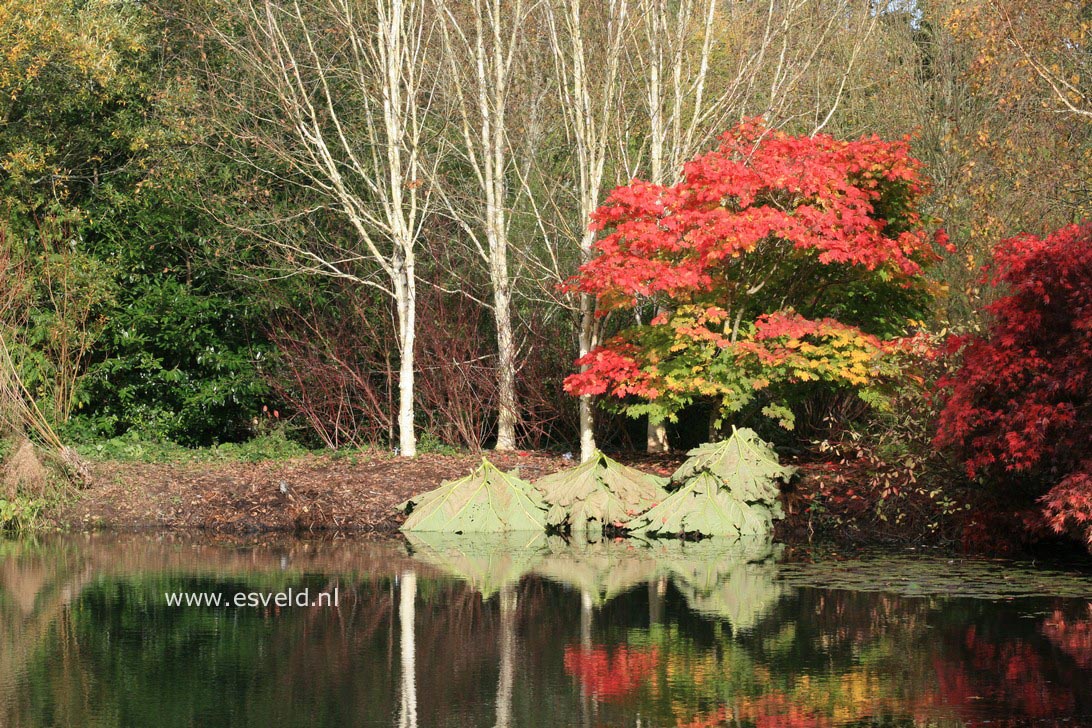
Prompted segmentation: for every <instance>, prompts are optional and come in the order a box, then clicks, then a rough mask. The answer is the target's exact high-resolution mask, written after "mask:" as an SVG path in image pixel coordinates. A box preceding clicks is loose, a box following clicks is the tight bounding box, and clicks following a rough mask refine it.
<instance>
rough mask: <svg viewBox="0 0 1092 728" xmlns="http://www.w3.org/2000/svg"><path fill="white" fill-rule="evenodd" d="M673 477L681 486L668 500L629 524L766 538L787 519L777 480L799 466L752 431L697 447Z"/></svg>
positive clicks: (647, 529)
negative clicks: (777, 520)
mask: <svg viewBox="0 0 1092 728" xmlns="http://www.w3.org/2000/svg"><path fill="white" fill-rule="evenodd" d="M689 455H690V458H689V459H688V460H687V461H686V462H684V463H683V464H682V466H680V467H679V469H678V470H677V471H676V472H675V473H674V475H672V477H671V482H672V483H673V484H675V486H676V487H677V488H678V489H677V490H675V492H673V493H672V494H671V495H670V496H669V497H668V498H667V499H666V500H664V502H663V503H661V504H660V505H658V506H656V507H655V508H653V509H651V510H650V511H648V512H647V513H645V514H644V515H642V516H639V517H637V518H635V519H633V520H631V521H629V523H627V524H626V528H628V529H629V530H630V531H632V532H634V533H644V534H650V535H679V534H691V533H692V534H701V535H703V536H763V535H765V534H768V533H769V532H770V531H771V530H772V528H773V520H774V519H775V518H781V517H783V513H782V511H781V504H780V502H779V500H778V497H779V495H780V490H779V488H778V486H777V483H776V481H778V480H782V481H785V480H788V479H789V478H790V477H791V476H792V474H793V472H794V469H793V468H789V467H785V466H782V465H780V464H779V463H778V461H777V455H776V453H774V451H773V448H772V447H770V446H769V445H768V444H766V443H765V442H763V441H762V440H761V439H759V438H758V436H757V435H756V434H755V433H754V432H753V431H751V430H748V429H741V430H734V431H733V432H732V436H731V437H730V438H728V439H727V440H725V441H723V442H719V443H710V444H707V445H702V446H701V447H698V448H695V449H694V450H691V451H690V453H689Z"/></svg>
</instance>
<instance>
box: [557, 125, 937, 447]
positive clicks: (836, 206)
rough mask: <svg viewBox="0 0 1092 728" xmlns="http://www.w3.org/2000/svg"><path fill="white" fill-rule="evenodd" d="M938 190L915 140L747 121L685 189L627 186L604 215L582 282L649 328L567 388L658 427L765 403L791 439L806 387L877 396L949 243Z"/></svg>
mask: <svg viewBox="0 0 1092 728" xmlns="http://www.w3.org/2000/svg"><path fill="white" fill-rule="evenodd" d="M926 188H927V185H926V182H925V179H924V177H923V176H922V171H921V165H920V163H919V162H918V161H917V160H915V159H914V158H913V157H912V156H911V155H910V151H909V144H908V141H907V140H902V141H896V142H890V141H884V140H881V139H879V138H877V137H875V136H872V137H862V138H860V139H857V140H855V141H840V140H837V139H834V138H833V137H831V136H828V135H824V134H818V135H815V136H792V135H790V134H787V133H784V132H781V131H777V130H773V129H769V128H766V127H765V126H764V125H763V124H762V123H761V122H760V121H746V122H744V123H742V124H740V125H739V126H737V127H736V128H734V129H732V130H731V131H729V132H727V133H726V134H724V135H723V136H722V137H721V138H720V143H719V146H718V147H717V148H716V149H715V150H713V151H711V152H709V153H707V154H704V155H701V156H699V157H697V158H696V159H694V160H692V161H690V162H688V163H687V164H686V165H685V168H684V173H683V176H682V181H681V182H679V183H678V184H675V185H671V186H660V185H654V184H649V183H646V182H642V181H640V180H635V181H633V182H632V183H631V184H629V185H627V186H624V187H620V188H618V189H616V190H614V191H613V192H612V193H611V194H610V196H609V198H608V200H607V202H606V203H605V204H604V205H603V206H602V207H600V208H599V210H598V211H597V212H596V214H595V215H594V217H593V226H594V227H595V228H597V229H598V230H601V231H602V232H603V235H602V237H601V239H600V240H599V241H598V242H597V244H596V248H597V252H598V255H597V257H595V258H594V259H593V260H591V261H590V262H589V263H587V264H586V265H584V266H582V267H581V269H580V272H579V274H578V276H577V277H576V278H575V279H574V280H573V281H572V282H571V284H570V285H571V286H572V287H573V288H574V289H576V290H579V291H581V292H586V293H591V294H594V295H595V296H596V297H597V299H598V303H599V313H600V314H601V315H605V314H607V313H608V312H610V311H614V310H619V309H630V310H633V311H635V312H636V314H637V318H638V323H637V325H634V326H631V327H629V328H626V329H624V330H623V331H622V332H621V333H619V334H617V335H616V336H614V337H613V338H611V339H609V340H608V341H606V342H605V343H604V344H603V345H601V346H599V347H598V348H596V349H594V350H593V351H592V352H591V353H589V354H588V355H587V356H585V357H582V358H581V359H580V360H578V362H577V363H578V365H580V366H581V367H582V370H581V372H579V373H577V374H573V375H571V376H570V377H568V379H567V380H566V388H567V390H568V391H569V392H570V393H573V394H596V395H604V394H605V395H608V396H609V397H611V398H613V399H614V401H615V403H616V404H618V405H619V406H620V407H621V408H622V409H624V410H625V411H626V412H627V413H629V414H631V415H634V416H637V415H641V414H648V415H650V416H651V417H652V418H653V419H663V418H668V419H671V418H673V417H674V416H675V415H676V413H677V412H678V410H679V409H680V408H682V407H684V406H686V405H688V404H690V403H692V402H694V401H696V400H699V399H706V400H711V401H713V402H714V403H715V406H716V407H717V408H718V409H719V411H720V412H721V414H722V415H723V414H727V413H733V412H738V411H740V410H741V409H743V408H744V407H746V406H749V405H754V406H761V408H762V413H763V414H764V415H766V416H768V417H772V418H774V419H776V420H778V421H779V422H780V424H782V425H783V426H785V427H790V428H791V427H792V423H793V416H792V411H791V409H790V407H789V404H790V402H791V399H790V397H791V392H792V390H793V388H794V387H795V386H796V385H799V384H804V383H808V382H812V383H817V382H822V383H826V384H828V385H833V386H835V387H842V388H850V389H855V390H857V391H858V392H861V393H862V394H865V395H866V396H867V393H868V392H869V391H870V387H871V385H873V384H874V383H875V382H876V379H877V377H878V375H880V374H881V372H882V369H883V363H882V361H883V354H884V352H885V349H887V348H888V347H889V346H890V345H891V344H890V341H891V340H892V339H893V338H895V337H897V336H899V335H901V334H903V333H904V332H905V331H906V329H907V328H908V327H909V326H910V325H911V324H912V322H913V321H914V320H916V319H917V318H919V317H921V316H922V311H923V307H924V305H925V303H926V302H927V301H928V299H929V297H930V295H929V290H928V287H927V285H926V283H925V280H924V278H923V276H922V272H923V266H924V265H926V264H927V263H929V262H930V261H933V260H935V259H936V258H937V257H938V256H937V252H936V249H935V244H937V243H939V244H943V243H945V242H946V240H945V238H944V236H943V233H940V234H938V235H937V236H935V237H936V238H937V239H935V240H934V239H933V238H931V237H930V236H929V235H928V234H927V233H926V230H925V224H924V221H923V218H922V215H921V214H920V212H919V211H918V206H919V204H920V202H921V199H922V197H923V195H925V194H926ZM648 312H658V313H656V315H655V317H654V318H651V320H650V321H648V322H647V323H645V322H644V315H645V314H646V313H648Z"/></svg>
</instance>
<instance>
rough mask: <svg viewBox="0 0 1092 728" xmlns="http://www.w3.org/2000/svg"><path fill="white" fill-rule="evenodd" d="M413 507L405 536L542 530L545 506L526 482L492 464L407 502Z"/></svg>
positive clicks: (486, 464) (404, 528)
mask: <svg viewBox="0 0 1092 728" xmlns="http://www.w3.org/2000/svg"><path fill="white" fill-rule="evenodd" d="M404 505H408V506H412V507H413V511H412V512H411V513H410V515H409V517H408V518H407V519H406V522H405V523H404V524H402V530H403V531H444V532H448V533H464V532H465V533H470V532H500V531H543V530H545V529H546V521H545V510H546V504H545V503H543V502H542V500H541V498H540V497H539V495H538V492H537V491H536V490H535V489H534V488H533V487H532V486H531V484H530V483H528V482H527V481H525V480H521V479H520V478H517V477H516V476H515V475H512V474H509V473H504V472H502V471H501V470H498V469H497V467H496V466H494V465H493V464H492V463H490V462H489V461H488V460H485V459H484V458H483V459H482V464H481V465H480V466H479V467H478V469H477V470H475V471H474V472H473V473H471V474H470V475H468V476H466V477H465V478H459V479H458V480H449V481H446V482H444V483H443V484H442V485H441V486H440V487H439V488H437V489H435V490H432V491H429V492H427V493H422V494H421V495H419V496H415V497H414V498H411V499H410V500H409V501H407V502H406V504H404Z"/></svg>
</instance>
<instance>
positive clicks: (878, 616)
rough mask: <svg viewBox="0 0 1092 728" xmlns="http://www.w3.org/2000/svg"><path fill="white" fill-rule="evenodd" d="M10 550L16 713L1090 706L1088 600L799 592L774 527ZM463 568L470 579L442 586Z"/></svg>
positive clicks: (3, 590)
mask: <svg viewBox="0 0 1092 728" xmlns="http://www.w3.org/2000/svg"><path fill="white" fill-rule="evenodd" d="M703 544H704V545H703ZM0 548H3V549H6V550H0V639H2V640H3V641H2V642H0V670H3V672H0V725H4V726H11V728H23V727H24V726H32V725H45V724H61V725H64V724H68V725H86V724H92V723H97V724H101V725H111V724H115V725H122V724H128V725H170V724H210V725H212V724H225V723H231V724H236V725H248V724H254V725H274V724H285V723H286V722H288V723H291V722H292V721H289V720H287V719H286V717H285V716H292V717H293V720H294V721H295V722H296V724H300V725H304V724H306V725H344V724H353V723H356V722H359V721H360V720H361V719H362V718H368V719H372V720H376V719H378V720H379V721H381V722H386V723H388V724H390V725H397V724H403V725H406V726H407V727H408V726H410V725H413V723H414V721H413V717H414V715H415V716H416V724H417V725H419V726H425V725H440V724H449V725H450V724H453V723H454V724H456V725H513V726H527V725H560V724H566V725H579V724H581V722H582V721H583V720H584V718H585V716H586V717H587V720H588V723H589V725H591V724H610V725H614V724H630V725H632V724H633V718H634V716H635V715H636V714H637V713H638V712H639V713H640V715H641V716H642V725H645V726H657V725H668V726H674V725H676V723H677V722H678V721H682V723H683V724H684V725H686V724H687V723H688V722H690V721H692V720H699V722H700V721H706V722H708V721H713V724H715V722H716V721H717V720H721V719H724V720H739V721H742V722H744V723H746V722H748V721H750V722H754V723H761V722H763V721H765V722H767V723H770V722H772V723H777V722H778V721H780V722H781V723H787V722H795V723H796V724H798V725H829V724H832V723H839V722H848V721H852V720H857V719H865V718H866V717H868V716H876V715H881V714H883V715H889V716H892V717H893V719H898V718H899V717H900V716H901V717H903V718H909V719H914V718H918V719H920V720H926V719H928V720H933V721H938V720H939V721H941V722H944V721H951V722H956V721H962V720H971V719H973V718H975V717H976V716H977V715H979V713H976V712H975V711H976V710H977V711H981V710H983V709H985V708H990V709H992V710H993V711H994V714H995V717H996V716H1001V715H1010V714H1011V715H1013V716H1020V715H1028V716H1032V717H1036V716H1050V715H1056V714H1057V713H1058V712H1059V711H1063V710H1067V711H1074V712H1080V711H1089V710H1090V706H1092V696H1090V695H1089V691H1092V680H1089V674H1088V669H1089V663H1088V661H1089V660H1090V659H1092V657H1090V656H1089V648H1090V645H1089V639H1090V630H1092V612H1089V610H1088V607H1087V606H1086V605H1085V603H1084V602H1074V601H1072V600H1069V601H1067V600H1053V599H1042V600H1033V601H1032V602H1028V601H1018V602H1012V603H1006V602H990V601H984V600H978V601H976V600H965V599H964V600H953V599H944V598H939V597H934V598H905V597H899V596H894V595H886V594H882V593H862V592H853V591H838V590H829V589H809V588H802V589H794V590H791V591H786V590H784V589H782V587H781V586H780V583H779V582H778V581H777V579H776V566H775V565H774V564H773V563H772V557H773V556H774V555H775V554H774V552H773V550H772V549H771V548H770V546H769V544H768V543H766V544H755V543H752V544H750V545H742V544H736V545H734V546H730V545H726V544H716V543H715V542H699V543H680V542H656V543H653V544H651V548H648V547H645V548H642V549H638V548H637V547H636V546H635V545H634V544H633V543H632V542H624V543H614V542H605V543H599V544H595V543H589V544H583V545H581V546H580V548H577V549H567V548H564V547H562V546H561V545H560V544H559V543H557V542H556V541H555V542H553V543H538V542H536V543H535V544H534V549H533V553H532V554H531V555H530V556H528V555H526V554H520V553H517V551H516V550H515V549H514V548H512V547H511V544H509V545H508V546H504V547H503V548H502V549H501V550H499V551H497V550H493V551H490V550H489V549H484V548H482V547H473V548H471V547H469V546H467V545H465V544H464V545H463V547H462V548H461V549H460V553H461V555H458V554H455V555H453V554H451V553H447V554H437V553H433V554H432V556H433V557H434V558H432V559H431V560H427V559H424V558H409V557H408V556H407V552H406V550H405V549H404V547H403V546H401V545H400V544H399V543H397V542H395V543H382V544H377V545H374V546H373V545H369V544H361V543H355V544H352V545H347V544H331V545H330V547H329V550H326V546H324V545H303V544H299V543H286V544H280V545H274V546H262V547H250V546H246V545H241V546H232V547H227V548H223V547H213V546H193V545H191V544H189V543H186V542H184V541H180V542H171V541H170V540H168V541H167V542H165V543H163V542H156V541H152V540H147V539H136V540H132V539H120V540H119V539H102V540H99V539H97V538H90V539H85V538H82V537H81V538H80V539H67V540H58V541H55V542H52V541H43V542H41V543H39V544H38V545H36V546H35V545H31V544H25V543H24V544H20V545H16V546H11V545H8V546H0ZM432 548H433V549H436V548H438V546H437V545H436V544H432ZM475 549H477V556H474V554H473V553H468V552H473V551H474V550H475ZM505 549H507V553H506V552H504V551H505ZM416 553H417V555H418V556H419V557H420V556H421V548H420V547H419V548H418V549H417V551H416ZM453 564H454V565H458V568H457V569H455V571H458V572H460V573H459V574H457V575H458V577H459V578H458V579H451V578H448V577H443V578H439V576H440V568H441V567H443V568H444V570H445V571H447V572H449V573H452V574H454V573H455V571H453V569H454V568H455V567H454V566H453ZM528 570H529V573H528ZM410 573H412V575H413V579H407V578H406V576H407V575H408V574H410ZM335 585H336V586H337V587H338V589H339V593H340V601H341V607H340V609H336V610H335V609H327V608H289V609H282V610H276V609H273V608H268V609H242V610H215V609H197V608H168V607H167V606H166V605H165V604H164V601H163V596H162V593H163V592H164V591H184V590H193V591H202V590H214V591H220V592H231V591H233V590H257V591H276V590H278V589H282V588H285V587H286V586H293V587H295V588H302V587H304V586H306V587H308V588H310V589H311V591H312V593H315V592H317V591H319V590H321V589H324V588H332V587H333V586H335ZM486 595H488V596H486ZM410 597H412V598H410ZM1029 605H1031V606H1029ZM406 610H409V611H406ZM410 611H411V612H412V617H410ZM1029 611H1036V613H1037V614H1038V615H1039V616H1038V617H1037V618H1035V619H1026V618H1024V617H1025V616H1026V614H1027V613H1028V612H1029ZM400 613H401V616H400ZM410 624H412V631H407V629H406V625H410ZM969 625H974V627H973V629H970V628H969ZM407 645H409V647H408V648H407ZM566 647H568V648H569V650H568V652H566ZM404 648H406V651H403V650H404ZM567 654H568V659H567V660H566V655H567ZM411 663H412V669H410V668H409V667H408V666H409V665H410V664H411ZM566 663H568V667H569V673H566V669H565V668H566ZM1082 666H1083V669H1082ZM408 679H409V680H408ZM1063 689H1064V690H1063ZM582 691H583V694H585V695H588V696H589V699H588V701H587V702H584V703H582V701H581V697H580V696H581V693H582ZM972 695H978V696H980V697H982V698H983V699H981V700H972V699H971V696H972ZM596 696H598V697H599V698H600V699H598V700H597V699H596ZM1067 696H1068V697H1067ZM603 698H609V699H603ZM403 699H405V701H403ZM975 706H978V707H977V708H976V707H975ZM760 719H761V720H760Z"/></svg>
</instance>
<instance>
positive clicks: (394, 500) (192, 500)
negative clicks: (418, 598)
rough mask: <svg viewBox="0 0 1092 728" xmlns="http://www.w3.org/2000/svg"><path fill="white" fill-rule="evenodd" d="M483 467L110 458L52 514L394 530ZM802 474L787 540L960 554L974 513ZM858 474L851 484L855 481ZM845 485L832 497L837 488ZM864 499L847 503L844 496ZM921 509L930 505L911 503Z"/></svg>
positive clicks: (125, 527) (75, 524) (520, 464)
mask: <svg viewBox="0 0 1092 728" xmlns="http://www.w3.org/2000/svg"><path fill="white" fill-rule="evenodd" d="M488 456H489V458H490V459H491V460H492V461H493V462H494V463H495V464H496V465H497V466H498V467H500V468H502V469H504V470H511V469H513V468H518V470H519V475H520V476H521V477H523V478H525V479H529V480H536V479H538V478H540V477H542V476H544V475H547V474H549V473H553V472H556V471H558V470H560V469H562V468H565V467H567V466H570V465H571V464H572V462H571V461H568V460H566V459H564V458H563V457H561V456H559V455H558V454H556V453H550V452H536V451H517V452H511V453H496V452H490V453H488ZM685 457H686V456H685V454H684V453H681V452H679V453H671V454H668V455H659V456H646V455H639V454H630V455H628V456H620V459H621V460H622V461H623V462H624V463H626V464H628V465H632V466H634V467H637V468H639V469H641V470H645V471H647V472H650V473H655V474H657V475H668V474H670V473H671V472H672V471H673V470H674V469H675V468H676V467H678V465H679V464H680V463H681V462H682V461H683V460H684V459H685ZM479 462H480V456H478V455H472V454H456V455H439V454H424V455H420V456H418V457H417V458H415V459H413V460H404V459H401V458H397V457H394V456H392V455H390V454H388V453H385V452H374V453H367V452H361V453H354V454H350V455H340V456H331V455H308V456H305V457H298V458H291V459H284V460H264V461H260V462H253V463H251V462H170V463H147V462H126V461H111V460H103V461H96V462H92V463H91V464H90V468H91V473H92V485H91V487H89V488H87V489H85V490H82V491H80V492H79V493H78V494H77V495H75V496H73V497H72V498H70V499H68V500H67V501H66V502H64V503H61V504H58V505H56V506H53V507H52V508H51V509H50V510H49V511H48V512H47V513H46V514H45V515H46V522H47V524H48V525H50V526H52V527H55V528H58V529H61V530H76V531H80V530H97V529H104V530H111V531H120V532H132V531H173V530H205V531H212V532H217V533H226V534H230V533H244V534H245V533H262V532H288V533H299V532H346V533H362V532H363V533H393V532H395V531H396V530H397V529H398V526H399V525H400V524H401V521H402V517H401V515H400V514H398V513H397V512H396V510H395V507H396V506H397V505H398V504H399V503H401V502H403V501H405V500H406V499H407V498H409V497H410V496H412V495H415V494H418V493H421V492H424V491H427V490H431V489H433V488H435V487H437V486H439V485H440V483H441V482H442V481H443V480H446V479H450V478H456V477H461V476H463V475H465V474H466V473H468V472H470V471H471V470H472V469H473V468H474V467H476V466H477V465H478V463H479ZM796 465H797V466H798V467H799V468H800V474H799V475H798V476H797V477H796V478H795V479H794V481H793V483H792V485H790V486H788V487H787V488H786V489H785V493H784V502H785V510H786V513H787V518H786V519H785V520H784V521H781V522H779V523H778V524H777V531H776V534H775V535H776V537H777V538H778V539H779V540H781V541H783V542H786V543H789V544H806V543H810V542H813V541H838V542H842V543H844V544H851V545H855V546H869V545H876V544H900V545H910V544H922V545H931V546H947V547H952V546H957V545H958V544H959V533H960V529H961V527H962V526H961V523H962V521H963V520H965V517H964V516H963V515H961V514H952V513H949V514H947V516H945V514H944V513H941V512H940V511H939V509H934V510H937V512H936V513H932V512H921V513H917V514H916V515H915V517H914V518H913V519H903V520H900V521H899V522H896V519H897V518H898V515H897V513H898V509H899V508H900V506H899V504H898V503H897V502H896V501H895V500H894V499H888V501H889V502H888V505H887V508H888V510H889V511H890V513H891V516H890V517H889V518H888V516H885V515H883V514H882V513H881V517H882V518H887V520H886V521H884V520H879V518H878V517H877V512H878V510H877V508H876V506H875V503H874V502H873V501H872V499H871V498H870V497H869V496H868V492H867V491H868V489H867V486H866V483H865V481H866V480H867V478H866V477H865V476H864V474H863V473H858V474H857V475H856V476H854V475H853V474H852V472H853V471H852V469H850V468H847V467H846V466H845V465H841V466H838V474H837V476H836V477H834V476H832V470H831V468H832V464H831V463H815V462H801V463H796ZM847 473H848V474H850V478H849V480H848V481H847V480H846V474H847ZM833 479H836V480H838V483H837V486H836V488H835V489H834V493H835V494H834V495H832V494H831V493H832V488H831V482H832V480H833ZM847 492H848V493H854V494H855V495H853V496H845V495H844V494H845V493H847ZM906 505H913V506H914V507H915V508H925V509H926V511H928V510H929V509H930V508H931V507H930V506H929V504H928V503H926V504H921V503H917V502H916V501H915V502H911V501H906Z"/></svg>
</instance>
